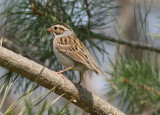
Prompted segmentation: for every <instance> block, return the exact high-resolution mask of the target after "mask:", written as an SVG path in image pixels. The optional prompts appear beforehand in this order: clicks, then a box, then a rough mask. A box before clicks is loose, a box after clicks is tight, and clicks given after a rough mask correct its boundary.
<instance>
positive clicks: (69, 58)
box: [47, 23, 118, 91]
mask: <svg viewBox="0 0 160 115" xmlns="http://www.w3.org/2000/svg"><path fill="white" fill-rule="evenodd" d="M47 31H49V32H51V34H52V35H54V41H53V50H54V53H55V55H56V57H57V59H58V60H59V61H60V62H61V63H62V64H63V65H64V66H66V67H68V68H67V69H64V70H62V71H60V72H58V73H62V72H64V71H66V70H69V69H74V70H78V71H81V75H82V76H83V73H84V72H85V71H87V70H88V69H90V70H92V71H94V72H96V73H99V74H100V75H101V76H103V77H104V78H105V79H107V80H108V81H109V82H110V83H111V85H112V87H113V88H114V89H115V90H116V91H118V89H117V87H116V86H115V85H114V84H113V82H111V81H110V80H109V79H108V78H107V76H106V75H105V74H104V73H103V72H102V70H101V69H100V68H99V66H98V65H97V63H96V61H95V60H94V58H93V57H92V55H91V53H90V52H89V50H88V49H87V48H86V46H85V45H84V44H83V43H82V42H81V41H80V40H79V39H78V38H77V36H76V34H75V33H74V31H73V30H72V29H71V28H70V27H69V26H68V25H66V24H62V23H60V24H55V25H53V26H52V27H51V28H48V29H47ZM82 76H81V78H80V81H79V84H80V82H81V81H82Z"/></svg>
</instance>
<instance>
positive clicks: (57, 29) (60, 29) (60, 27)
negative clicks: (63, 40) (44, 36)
mask: <svg viewBox="0 0 160 115" xmlns="http://www.w3.org/2000/svg"><path fill="white" fill-rule="evenodd" d="M47 31H48V32H51V33H52V34H54V36H55V37H66V36H70V35H74V31H73V30H72V29H71V28H70V27H69V26H68V25H66V24H63V23H60V24H55V25H53V26H52V27H50V28H48V29H47Z"/></svg>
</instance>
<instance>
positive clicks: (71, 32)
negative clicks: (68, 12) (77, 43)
mask: <svg viewBox="0 0 160 115" xmlns="http://www.w3.org/2000/svg"><path fill="white" fill-rule="evenodd" d="M72 35H75V33H74V32H73V31H65V32H63V33H62V34H59V35H56V34H55V33H54V36H55V37H59V38H61V37H67V36H72Z"/></svg>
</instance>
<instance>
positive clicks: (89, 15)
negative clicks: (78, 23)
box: [84, 0, 91, 29]
mask: <svg viewBox="0 0 160 115" xmlns="http://www.w3.org/2000/svg"><path fill="white" fill-rule="evenodd" d="M84 3H85V5H86V12H87V15H88V28H89V29H90V20H91V13H90V10H89V4H88V1H87V0H84Z"/></svg>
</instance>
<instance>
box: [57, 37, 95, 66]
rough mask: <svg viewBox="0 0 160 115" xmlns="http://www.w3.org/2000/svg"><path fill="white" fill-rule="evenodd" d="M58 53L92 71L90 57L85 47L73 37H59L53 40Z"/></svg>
mask: <svg viewBox="0 0 160 115" xmlns="http://www.w3.org/2000/svg"><path fill="white" fill-rule="evenodd" d="M55 42H56V43H55V45H56V48H57V50H58V51H60V52H63V53H64V54H65V55H67V56H68V57H70V58H71V59H73V60H75V61H77V62H80V63H82V64H84V65H86V66H87V67H88V68H90V69H92V65H91V64H90V61H91V60H92V59H91V58H92V56H91V54H90V52H89V51H88V49H87V48H86V46H85V45H84V44H83V43H82V42H81V41H80V40H79V39H78V38H76V37H75V36H68V37H61V38H56V39H55Z"/></svg>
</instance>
